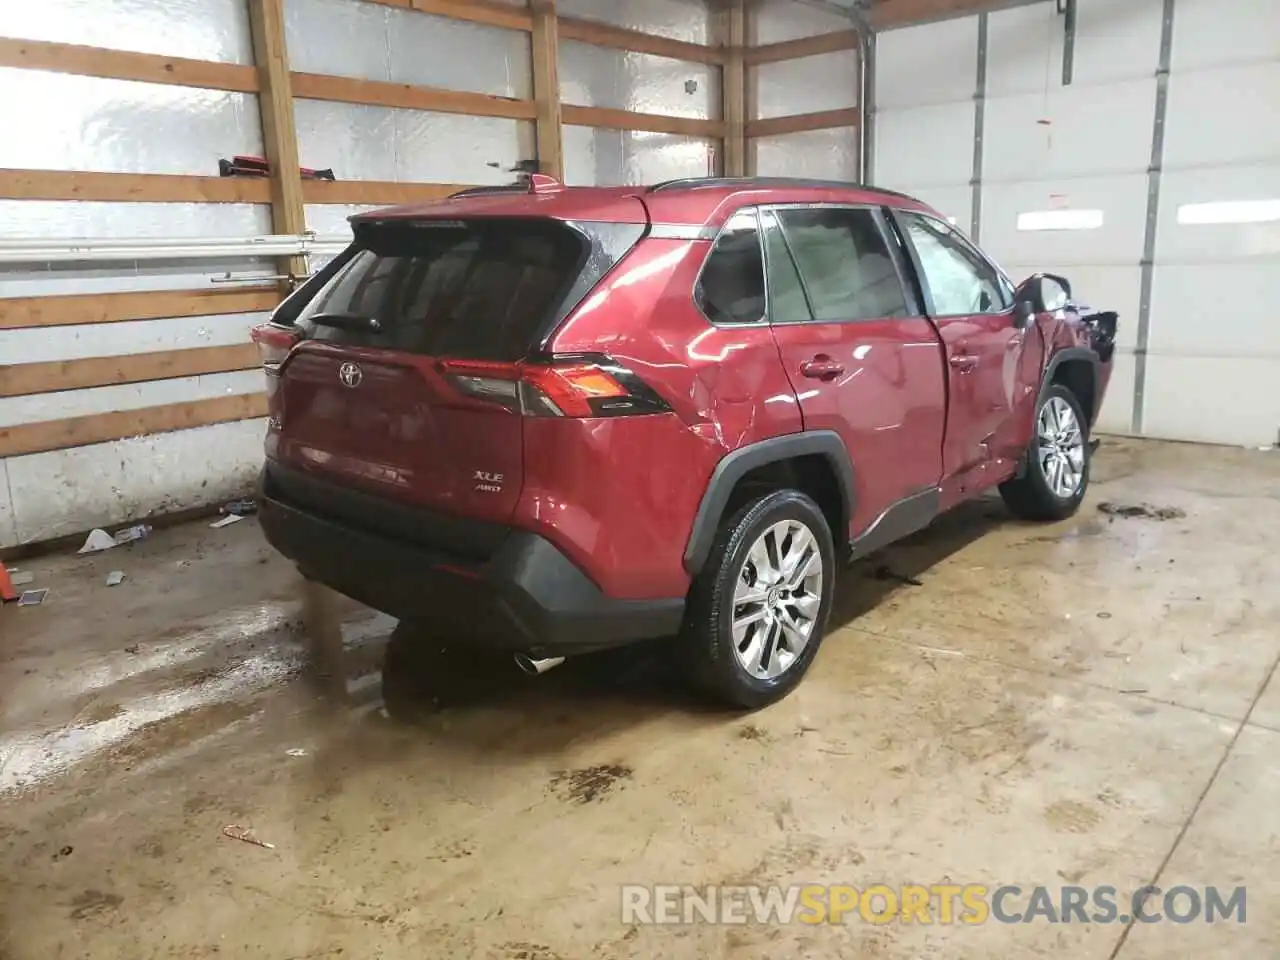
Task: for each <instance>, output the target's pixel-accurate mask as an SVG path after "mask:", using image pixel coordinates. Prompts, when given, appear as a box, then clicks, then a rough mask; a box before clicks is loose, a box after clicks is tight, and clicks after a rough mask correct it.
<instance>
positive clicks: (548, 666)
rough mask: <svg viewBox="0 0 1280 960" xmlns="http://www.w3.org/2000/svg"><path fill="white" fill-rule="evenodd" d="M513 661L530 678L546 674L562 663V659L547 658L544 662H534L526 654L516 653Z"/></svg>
mask: <svg viewBox="0 0 1280 960" xmlns="http://www.w3.org/2000/svg"><path fill="white" fill-rule="evenodd" d="M515 660H516V666H517V667H519V668H520V669H521V670H523V671H524V672H525V673H527V674H529V676H531V677H536V676H537V675H538V674H540V673H546V672H547V671H548V670H553V669H555V668H556V667H558V666H560V664H562V663H564V657H547V658H546V659H545V660H535V659H533V657H531V656H529V655H528V654H527V653H517V654H516V655H515Z"/></svg>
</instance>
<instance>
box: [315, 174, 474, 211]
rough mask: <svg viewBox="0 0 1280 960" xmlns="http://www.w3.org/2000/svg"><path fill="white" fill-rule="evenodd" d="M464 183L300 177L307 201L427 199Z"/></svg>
mask: <svg viewBox="0 0 1280 960" xmlns="http://www.w3.org/2000/svg"><path fill="white" fill-rule="evenodd" d="M469 186H473V184H466V183H397V182H395V181H392V180H336V181H335V180H303V181H302V196H303V199H304V200H306V201H307V203H351V204H363V203H381V204H386V205H387V206H391V205H393V204H401V203H428V202H430V201H432V200H443V199H445V198H446V197H448V196H449V195H450V194H454V193H457V192H458V191H459V190H465V189H467V187H469Z"/></svg>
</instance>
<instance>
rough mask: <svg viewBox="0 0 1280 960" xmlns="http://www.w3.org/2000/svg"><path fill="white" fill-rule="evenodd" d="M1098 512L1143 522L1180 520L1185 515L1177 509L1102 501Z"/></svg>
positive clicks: (1145, 504) (1146, 504)
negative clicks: (1136, 518)
mask: <svg viewBox="0 0 1280 960" xmlns="http://www.w3.org/2000/svg"><path fill="white" fill-rule="evenodd" d="M1098 512H1099V513H1105V514H1107V515H1108V516H1111V517H1124V518H1125V519H1133V518H1135V517H1138V518H1142V519H1144V520H1181V519H1182V518H1183V517H1185V516H1186V515H1187V514H1186V512H1185V511H1183V510H1179V509H1178V508H1177V507H1153V506H1151V504H1149V503H1111V502H1110V501H1104V502H1103V503H1100V504H1098Z"/></svg>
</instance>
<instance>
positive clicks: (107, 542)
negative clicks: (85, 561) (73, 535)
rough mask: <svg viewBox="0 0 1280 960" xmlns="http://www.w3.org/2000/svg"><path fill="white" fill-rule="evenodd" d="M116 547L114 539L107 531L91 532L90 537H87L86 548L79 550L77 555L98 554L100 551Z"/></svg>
mask: <svg viewBox="0 0 1280 960" xmlns="http://www.w3.org/2000/svg"><path fill="white" fill-rule="evenodd" d="M115 545H116V542H115V540H114V538H112V536H111V534H109V533H107V531H105V530H101V529H98V530H90V531H89V536H87V537H85V541H84V546H83V547H81V548H80V549H79V550H77V551H76V552H77V553H97V552H98V551H100V550H110V549H111V548H112V547H114V546H115Z"/></svg>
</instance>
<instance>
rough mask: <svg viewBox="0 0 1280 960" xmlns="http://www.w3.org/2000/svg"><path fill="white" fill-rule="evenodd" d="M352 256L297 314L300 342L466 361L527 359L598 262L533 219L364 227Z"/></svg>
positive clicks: (569, 236) (562, 232)
mask: <svg viewBox="0 0 1280 960" xmlns="http://www.w3.org/2000/svg"><path fill="white" fill-rule="evenodd" d="M600 226H612V225H600ZM635 232H636V235H637V236H638V232H639V228H635ZM633 242H634V241H633ZM356 247H357V248H358V251H357V252H356V253H355V255H354V256H353V257H352V259H351V260H350V261H349V262H348V263H346V264H345V265H344V266H343V267H342V268H341V269H340V270H338V272H337V273H336V274H334V276H333V277H332V278H331V279H330V280H329V281H328V283H326V284H325V285H324V286H323V287H322V288H321V289H320V290H319V291H318V292H317V293H316V295H315V297H314V298H313V299H312V300H311V301H310V302H309V303H308V304H307V305H306V306H305V307H304V308H303V309H302V311H301V313H299V315H298V318H297V321H296V322H297V325H298V326H299V327H301V328H302V331H303V334H304V336H306V337H308V338H310V339H313V340H325V341H329V342H333V343H344V344H352V345H356V346H367V347H382V348H386V349H390V350H400V351H405V352H408V353H420V354H429V355H432V356H447V357H459V358H463V359H469V360H503V361H510V360H518V359H520V358H521V357H523V356H525V355H526V354H527V353H528V352H529V350H530V349H531V347H532V346H533V345H534V344H535V343H536V342H537V341H538V340H539V339H540V337H541V335H542V334H543V333H544V332H545V331H546V330H547V329H548V328H549V326H550V324H551V323H553V322H554V320H555V319H556V318H557V316H558V315H560V314H561V308H562V307H563V306H565V305H566V300H567V298H568V297H569V296H570V295H572V294H575V293H576V289H575V288H580V287H581V282H580V281H581V279H582V277H581V275H582V273H583V271H584V267H588V266H589V265H591V264H595V262H596V261H597V260H598V259H599V258H598V257H595V256H592V253H593V242H592V239H591V238H590V237H589V236H588V234H587V233H585V232H583V231H580V230H577V229H574V228H573V227H571V226H569V225H566V224H565V223H562V222H560V221H555V220H537V219H520V220H512V219H504V220H499V219H493V220H472V221H457V220H453V221H411V222H404V223H386V222H383V223H362V224H358V225H357V227H356ZM613 262H616V257H615V258H610V262H609V264H608V265H609V266H611V265H612V263H613ZM599 275H600V276H602V275H603V273H602V272H601V273H600V274H599ZM595 279H597V280H598V279H599V276H597V277H596V278H595Z"/></svg>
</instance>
